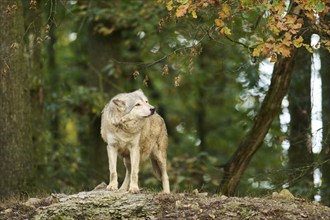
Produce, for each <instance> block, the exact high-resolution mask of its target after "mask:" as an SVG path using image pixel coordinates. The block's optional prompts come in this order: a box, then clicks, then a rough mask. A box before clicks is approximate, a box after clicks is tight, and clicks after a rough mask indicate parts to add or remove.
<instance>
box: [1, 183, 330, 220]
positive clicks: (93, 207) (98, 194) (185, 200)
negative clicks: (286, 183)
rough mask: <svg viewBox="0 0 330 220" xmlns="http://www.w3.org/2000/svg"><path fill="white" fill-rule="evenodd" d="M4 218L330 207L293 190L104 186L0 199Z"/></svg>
mask: <svg viewBox="0 0 330 220" xmlns="http://www.w3.org/2000/svg"><path fill="white" fill-rule="evenodd" d="M0 219H18V220H20V219H65V220H66V219H79V220H83V219H288V220H289V219H290V220H291V219H317V220H319V219H330V208H329V207H326V206H323V205H320V204H317V203H314V202H309V201H306V200H303V199H299V198H295V197H294V196H293V195H292V194H291V193H290V192H289V191H287V190H283V191H281V192H280V193H273V195H272V196H269V197H263V198H251V197H244V198H238V197H226V196H223V195H222V196H219V195H207V193H199V192H198V191H197V190H195V191H194V192H193V193H175V194H174V193H173V194H172V193H171V194H162V193H151V192H141V193H138V194H129V193H123V192H110V191H107V190H105V189H104V188H102V187H99V188H98V189H95V190H93V191H89V192H80V193H78V194H74V195H65V194H52V195H51V196H48V197H46V198H30V199H29V200H27V201H26V202H16V203H6V204H0Z"/></svg>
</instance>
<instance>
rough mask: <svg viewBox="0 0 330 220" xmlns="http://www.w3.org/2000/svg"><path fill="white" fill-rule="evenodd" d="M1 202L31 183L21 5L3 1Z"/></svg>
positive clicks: (0, 12)
mask: <svg viewBox="0 0 330 220" xmlns="http://www.w3.org/2000/svg"><path fill="white" fill-rule="evenodd" d="M0 20H1V23H0V29H1V31H0V42H1V47H0V54H1V58H0V198H1V199H3V198H6V197H8V196H11V195H12V194H18V193H21V192H22V191H25V190H26V186H27V184H28V181H29V180H31V179H30V176H31V172H32V169H33V166H32V163H31V155H32V154H33V153H32V144H31V143H32V142H31V133H30V113H31V110H30V103H29V81H28V77H27V76H28V73H27V69H26V62H25V60H24V40H23V37H24V33H25V31H24V20H23V6H22V2H21V1H10V0H2V1H0Z"/></svg>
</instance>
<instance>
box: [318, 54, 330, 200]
mask: <svg viewBox="0 0 330 220" xmlns="http://www.w3.org/2000/svg"><path fill="white" fill-rule="evenodd" d="M320 57H321V70H320V74H321V79H322V122H323V132H322V135H323V146H322V151H321V158H322V161H321V163H322V166H321V169H322V186H321V200H322V203H324V204H326V205H328V206H330V97H329V94H330V74H329V70H330V53H329V51H326V50H323V49H322V50H320Z"/></svg>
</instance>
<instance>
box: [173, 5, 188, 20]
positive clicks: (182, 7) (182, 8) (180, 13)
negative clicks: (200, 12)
mask: <svg viewBox="0 0 330 220" xmlns="http://www.w3.org/2000/svg"><path fill="white" fill-rule="evenodd" d="M189 5H190V4H189V3H187V4H184V5H180V6H179V7H178V8H177V9H176V12H175V15H176V16H177V17H178V18H179V17H182V16H185V15H186V14H187V9H188V8H189Z"/></svg>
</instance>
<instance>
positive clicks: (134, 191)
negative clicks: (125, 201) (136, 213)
mask: <svg viewBox="0 0 330 220" xmlns="http://www.w3.org/2000/svg"><path fill="white" fill-rule="evenodd" d="M128 192H130V193H139V192H140V189H139V187H137V186H131V187H130V188H129V190H128Z"/></svg>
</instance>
